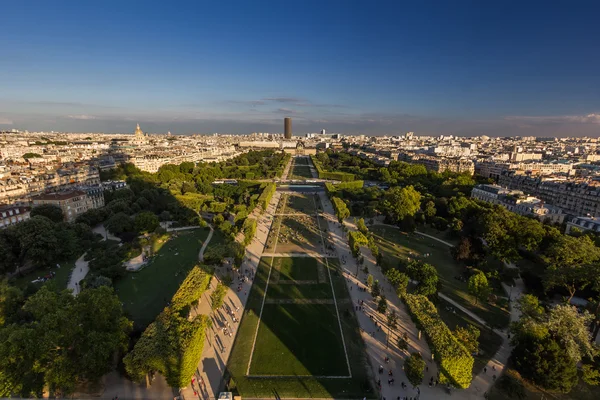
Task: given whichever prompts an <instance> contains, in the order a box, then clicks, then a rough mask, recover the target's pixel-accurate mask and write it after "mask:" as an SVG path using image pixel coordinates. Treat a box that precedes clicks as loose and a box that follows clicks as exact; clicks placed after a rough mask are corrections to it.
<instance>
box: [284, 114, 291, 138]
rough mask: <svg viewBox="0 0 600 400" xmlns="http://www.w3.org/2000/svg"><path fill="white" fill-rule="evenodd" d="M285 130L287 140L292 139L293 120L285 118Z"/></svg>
mask: <svg viewBox="0 0 600 400" xmlns="http://www.w3.org/2000/svg"><path fill="white" fill-rule="evenodd" d="M283 130H284V135H283V137H284V138H286V139H291V138H292V119H291V118H290V117H285V118H284V119H283Z"/></svg>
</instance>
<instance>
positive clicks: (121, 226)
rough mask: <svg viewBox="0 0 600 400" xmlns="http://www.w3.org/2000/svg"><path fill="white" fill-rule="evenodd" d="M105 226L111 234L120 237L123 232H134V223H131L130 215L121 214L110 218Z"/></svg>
mask: <svg viewBox="0 0 600 400" xmlns="http://www.w3.org/2000/svg"><path fill="white" fill-rule="evenodd" d="M104 226H105V227H106V229H108V231H109V232H110V233H112V234H114V235H118V234H121V233H123V232H131V231H132V230H133V221H131V218H129V215H127V214H125V213H122V212H120V213H117V214H115V215H113V216H112V217H110V218H109V219H108V221H106V223H105V224H104Z"/></svg>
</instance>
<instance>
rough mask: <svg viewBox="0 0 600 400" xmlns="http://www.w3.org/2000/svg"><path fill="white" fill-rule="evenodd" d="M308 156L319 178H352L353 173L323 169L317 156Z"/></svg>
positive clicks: (349, 179) (343, 180) (343, 179)
mask: <svg viewBox="0 0 600 400" xmlns="http://www.w3.org/2000/svg"><path fill="white" fill-rule="evenodd" d="M310 158H311V159H312V162H313V164H314V165H315V169H316V170H317V173H318V174H319V178H320V179H331V180H334V181H342V182H345V181H353V180H354V174H350V173H348V172H329V171H325V170H324V169H323V164H321V161H319V160H318V159H317V157H315V156H314V155H311V156H310Z"/></svg>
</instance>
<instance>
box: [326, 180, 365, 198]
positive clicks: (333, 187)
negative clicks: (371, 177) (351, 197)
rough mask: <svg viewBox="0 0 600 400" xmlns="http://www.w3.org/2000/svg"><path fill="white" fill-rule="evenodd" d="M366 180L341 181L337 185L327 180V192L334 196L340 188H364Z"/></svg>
mask: <svg viewBox="0 0 600 400" xmlns="http://www.w3.org/2000/svg"><path fill="white" fill-rule="evenodd" d="M364 183H365V182H364V181H349V182H340V183H336V184H335V185H334V184H333V183H330V182H325V189H326V190H327V194H328V195H329V197H331V196H334V195H335V194H336V192H337V191H338V190H344V189H362V187H363V186H364Z"/></svg>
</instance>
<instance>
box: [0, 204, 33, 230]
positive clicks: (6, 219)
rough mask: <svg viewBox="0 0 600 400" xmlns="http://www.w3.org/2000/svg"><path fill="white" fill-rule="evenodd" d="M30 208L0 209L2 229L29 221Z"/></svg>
mask: <svg viewBox="0 0 600 400" xmlns="http://www.w3.org/2000/svg"><path fill="white" fill-rule="evenodd" d="M29 211H30V208H29V207H24V206H15V205H11V206H4V207H0V229H4V228H6V227H9V226H11V225H15V224H18V223H19V222H23V221H26V220H28V219H29Z"/></svg>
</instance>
